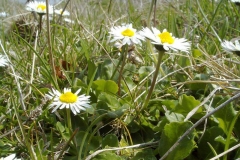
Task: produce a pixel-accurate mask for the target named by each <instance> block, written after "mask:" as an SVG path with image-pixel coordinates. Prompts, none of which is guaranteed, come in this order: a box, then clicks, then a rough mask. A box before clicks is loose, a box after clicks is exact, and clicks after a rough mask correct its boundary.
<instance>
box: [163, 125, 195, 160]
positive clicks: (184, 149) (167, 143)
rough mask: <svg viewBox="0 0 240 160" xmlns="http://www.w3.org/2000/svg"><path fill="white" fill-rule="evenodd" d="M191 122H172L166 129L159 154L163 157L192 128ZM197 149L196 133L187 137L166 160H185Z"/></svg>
mask: <svg viewBox="0 0 240 160" xmlns="http://www.w3.org/2000/svg"><path fill="white" fill-rule="evenodd" d="M191 126H192V123H191V122H172V123H169V124H167V125H166V126H165V127H164V130H163V133H162V136H161V139H160V142H159V153H160V155H161V156H163V155H164V154H165V153H166V152H167V150H168V149H169V148H170V147H171V146H172V145H173V144H174V143H175V142H176V141H177V140H178V139H179V137H180V136H181V135H182V134H183V133H184V132H185V131H186V130H187V129H189V128H190V127H191ZM194 148H195V142H194V132H191V133H190V134H189V135H188V136H186V137H185V138H184V139H183V140H182V141H181V142H179V144H178V146H177V147H176V148H175V149H174V150H173V151H172V152H171V154H169V155H168V156H167V158H166V160H180V159H184V158H186V157H187V156H189V154H190V153H191V152H192V150H193V149H194Z"/></svg>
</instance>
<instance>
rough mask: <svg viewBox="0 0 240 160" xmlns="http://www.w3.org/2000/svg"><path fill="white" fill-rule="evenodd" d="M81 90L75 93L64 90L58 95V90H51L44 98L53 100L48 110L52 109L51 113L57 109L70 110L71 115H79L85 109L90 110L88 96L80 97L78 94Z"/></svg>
mask: <svg viewBox="0 0 240 160" xmlns="http://www.w3.org/2000/svg"><path fill="white" fill-rule="evenodd" d="M80 91H81V89H79V90H77V92H75V93H72V92H71V89H68V88H64V90H63V93H60V92H59V91H58V90H54V89H52V92H49V93H48V94H46V95H45V96H46V97H47V98H48V99H51V100H53V102H52V103H51V104H50V109H51V108H53V107H54V108H53V110H52V112H55V111H56V110H57V109H63V108H67V109H69V108H70V109H71V111H72V112H73V114H75V115H76V114H77V113H80V111H81V110H86V108H90V107H91V106H90V105H89V103H90V101H89V98H90V96H85V95H84V94H83V95H80V96H78V93H79V92H80Z"/></svg>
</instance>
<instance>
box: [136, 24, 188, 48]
mask: <svg viewBox="0 0 240 160" xmlns="http://www.w3.org/2000/svg"><path fill="white" fill-rule="evenodd" d="M140 34H141V35H142V36H144V37H146V38H147V39H150V40H151V41H152V43H153V44H155V45H160V46H163V49H164V50H167V51H168V50H169V49H171V50H173V51H183V52H189V50H190V47H191V43H190V42H188V41H187V40H186V39H185V38H175V37H173V36H172V33H169V32H168V31H167V30H166V29H164V30H163V32H160V31H159V30H158V29H157V28H154V27H152V29H151V30H150V29H149V28H144V29H142V31H140Z"/></svg>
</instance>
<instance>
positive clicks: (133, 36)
mask: <svg viewBox="0 0 240 160" xmlns="http://www.w3.org/2000/svg"><path fill="white" fill-rule="evenodd" d="M109 33H110V34H111V35H112V36H113V39H112V40H111V41H110V42H115V41H120V40H121V44H122V45H125V44H128V45H133V44H139V43H141V41H140V40H144V37H143V36H141V35H140V34H139V33H138V32H137V31H136V29H134V28H132V24H126V25H122V26H116V27H112V28H111V31H110V32H109Z"/></svg>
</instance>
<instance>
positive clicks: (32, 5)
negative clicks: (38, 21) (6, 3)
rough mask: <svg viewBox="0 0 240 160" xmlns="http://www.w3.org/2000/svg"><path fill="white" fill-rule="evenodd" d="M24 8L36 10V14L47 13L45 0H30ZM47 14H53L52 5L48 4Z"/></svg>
mask: <svg viewBox="0 0 240 160" xmlns="http://www.w3.org/2000/svg"><path fill="white" fill-rule="evenodd" d="M26 10H28V11H31V12H36V13H38V14H46V13H47V5H46V3H45V2H38V1H33V2H32V1H31V2H28V3H27V4H26ZM49 14H53V6H52V5H49Z"/></svg>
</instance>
